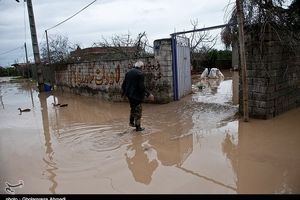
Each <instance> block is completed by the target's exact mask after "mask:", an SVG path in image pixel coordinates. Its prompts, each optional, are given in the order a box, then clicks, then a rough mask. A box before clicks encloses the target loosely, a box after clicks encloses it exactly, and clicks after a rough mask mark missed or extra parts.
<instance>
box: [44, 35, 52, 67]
mask: <svg viewBox="0 0 300 200" xmlns="http://www.w3.org/2000/svg"><path fill="white" fill-rule="evenodd" d="M45 33H46V42H47V52H48V63H49V65H50V64H51V60H50V49H49V42H48V32H47V30H45Z"/></svg>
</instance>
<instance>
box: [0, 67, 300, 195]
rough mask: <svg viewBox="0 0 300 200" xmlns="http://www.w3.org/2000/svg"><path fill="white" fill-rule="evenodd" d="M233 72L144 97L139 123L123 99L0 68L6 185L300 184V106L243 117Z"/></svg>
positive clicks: (254, 188) (189, 189)
mask: <svg viewBox="0 0 300 200" xmlns="http://www.w3.org/2000/svg"><path fill="white" fill-rule="evenodd" d="M234 77H235V75H234V76H233V78H232V75H231V73H228V74H227V75H225V80H223V81H220V82H213V81H212V82H209V81H202V82H201V83H200V82H199V80H197V79H194V84H195V85H197V86H200V85H201V89H200V87H195V86H194V87H193V93H192V94H191V95H189V96H187V97H185V98H183V99H181V100H180V101H176V102H172V103H168V104H163V105H158V104H143V117H142V125H143V126H144V127H145V128H146V130H145V131H143V132H142V133H140V132H139V133H137V132H135V131H134V128H132V127H129V126H128V115H129V105H128V103H126V102H114V103H112V102H107V101H103V100H100V99H98V98H95V97H86V96H79V95H73V94H70V93H64V92H59V91H55V92H53V93H46V92H45V93H41V94H39V93H38V92H37V91H36V90H35V87H33V86H32V84H31V83H30V82H29V81H9V78H0V163H1V168H0V193H2V194H6V193H9V194H14V193H15V194H35V193H38V194H44V193H50V194H104V193H105V194H138V193H143V194H145V193H147V194H162V193H167V194H173V193H181V194H192V193H195V194H201V193H202V194H203V193H205V194H231V193H232V194H245V193H246V194H249V193H256V194H264V193H268V194H272V193H300V156H299V153H300V145H299V143H300V132H299V130H300V123H299V119H300V109H299V108H298V109H294V110H291V111H289V112H287V113H285V114H282V115H280V116H278V117H276V118H274V119H271V120H254V119H250V122H247V123H246V122H243V121H242V120H239V119H238V115H237V111H238V105H237V98H236V96H235V95H233V93H234V92H233V91H236V88H237V87H236V86H237V85H235V84H232V82H235V83H236V80H237V79H235V78H234ZM234 85H235V86H234ZM53 103H55V104H56V103H60V104H68V106H66V107H59V106H54V105H53ZM19 107H20V108H22V109H24V108H30V109H31V111H30V112H23V113H22V114H20V112H19V111H18V108H19Z"/></svg>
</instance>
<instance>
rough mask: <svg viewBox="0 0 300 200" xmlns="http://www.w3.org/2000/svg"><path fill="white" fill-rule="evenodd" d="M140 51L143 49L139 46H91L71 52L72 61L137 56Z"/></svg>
mask: <svg viewBox="0 0 300 200" xmlns="http://www.w3.org/2000/svg"><path fill="white" fill-rule="evenodd" d="M143 52H144V51H143ZM140 53H141V50H139V49H138V47H89V48H84V49H81V48H80V47H77V49H76V50H75V51H71V52H70V59H71V60H72V61H85V60H87V61H91V60H100V59H101V60H114V59H128V58H131V57H132V58H133V57H136V56H137V55H139V54H140Z"/></svg>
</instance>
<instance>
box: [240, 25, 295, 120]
mask: <svg viewBox="0 0 300 200" xmlns="http://www.w3.org/2000/svg"><path fill="white" fill-rule="evenodd" d="M254 28H257V27H254ZM249 30H250V29H248V31H247V32H246V35H245V49H246V62H247V72H248V78H247V80H248V86H249V93H248V98H249V116H250V117H253V118H262V119H269V118H272V117H275V116H277V115H279V114H281V113H284V112H286V111H288V110H290V109H293V108H295V107H298V106H300V70H299V64H300V55H299V52H300V51H299V49H300V43H299V41H298V42H297V43H293V45H290V43H289V44H288V43H287V42H284V41H287V40H288V39H287V38H284V36H283V35H280V34H278V32H277V33H276V32H275V31H274V29H272V28H271V26H267V27H266V29H265V32H264V33H263V34H262V35H261V32H260V31H253V29H252V31H251V32H250V31H249ZM240 77H241V76H240ZM241 90H242V87H240V97H241V98H240V111H241V112H242V109H243V101H242V91H241Z"/></svg>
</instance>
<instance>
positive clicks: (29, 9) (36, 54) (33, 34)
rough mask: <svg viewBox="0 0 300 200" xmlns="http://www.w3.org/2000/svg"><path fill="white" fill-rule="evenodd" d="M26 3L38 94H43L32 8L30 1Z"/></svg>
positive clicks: (42, 79)
mask: <svg viewBox="0 0 300 200" xmlns="http://www.w3.org/2000/svg"><path fill="white" fill-rule="evenodd" d="M26 3H27V10H28V17H29V25H30V32H31V41H32V49H33V56H34V61H35V64H36V66H37V78H38V88H39V92H43V91H44V77H43V71H42V65H41V58H40V51H39V44H38V40H37V34H36V28H35V21H34V14H33V7H32V2H31V0H26Z"/></svg>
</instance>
